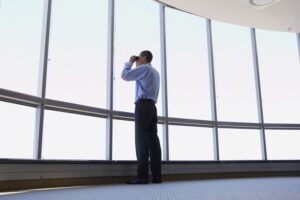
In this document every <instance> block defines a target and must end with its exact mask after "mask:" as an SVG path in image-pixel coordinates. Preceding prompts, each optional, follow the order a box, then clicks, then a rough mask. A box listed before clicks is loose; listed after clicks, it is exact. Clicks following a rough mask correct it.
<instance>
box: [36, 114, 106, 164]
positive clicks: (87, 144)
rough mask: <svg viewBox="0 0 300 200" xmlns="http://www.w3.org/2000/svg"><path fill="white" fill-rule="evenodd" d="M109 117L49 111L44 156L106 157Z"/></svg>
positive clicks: (53, 157) (46, 120)
mask: <svg viewBox="0 0 300 200" xmlns="http://www.w3.org/2000/svg"><path fill="white" fill-rule="evenodd" d="M105 127H106V120H105V119H103V118H98V117H90V116H84V115H77V114H69V113H63V112H56V111H50V110H47V111H46V112H45V121H44V134H43V152H42V158H43V159H72V160H104V159H105V149H106V146H105V143H106V131H105Z"/></svg>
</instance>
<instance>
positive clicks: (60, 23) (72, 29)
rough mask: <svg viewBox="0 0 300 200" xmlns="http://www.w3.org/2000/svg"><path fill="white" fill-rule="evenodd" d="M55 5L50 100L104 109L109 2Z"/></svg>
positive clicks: (67, 0)
mask: <svg viewBox="0 0 300 200" xmlns="http://www.w3.org/2000/svg"><path fill="white" fill-rule="evenodd" d="M52 4H53V5H52V15H51V32H50V42H49V43H50V44H49V60H48V78H47V89H46V92H47V93H46V94H47V98H50V99H57V100H62V101H68V102H72V103H78V104H85V105H90V106H95V107H102V108H105V107H106V85H107V84H106V81H107V15H108V14H107V10H108V6H107V1H106V0H101V1H98V0H89V1H87V2H85V1H82V0H64V1H61V0H53V1H52Z"/></svg>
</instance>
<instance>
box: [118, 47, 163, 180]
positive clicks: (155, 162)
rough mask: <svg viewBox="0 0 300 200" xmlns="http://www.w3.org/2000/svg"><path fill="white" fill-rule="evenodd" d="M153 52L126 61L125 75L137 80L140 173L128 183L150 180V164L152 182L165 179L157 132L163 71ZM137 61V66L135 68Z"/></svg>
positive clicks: (136, 136)
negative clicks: (162, 176)
mask: <svg viewBox="0 0 300 200" xmlns="http://www.w3.org/2000/svg"><path fill="white" fill-rule="evenodd" d="M152 58H153V56H152V53H151V52H150V51H147V50H145V51H142V52H141V53H140V55H139V56H138V57H137V56H131V57H130V60H129V62H126V63H125V67H124V69H123V71H122V75H121V77H122V79H123V80H125V81H136V95H135V148H136V156H137V161H138V168H137V177H136V178H135V179H133V180H131V181H128V182H127V184H147V183H148V175H149V174H148V171H149V152H150V168H151V172H152V177H153V179H152V183H161V148H160V143H159V139H158V136H157V110H156V106H155V104H156V102H157V97H158V93H159V82H160V79H159V73H158V72H157V70H156V69H154V68H153V67H152V65H151V61H152ZM134 62H136V68H134V69H131V68H132V65H133V64H134Z"/></svg>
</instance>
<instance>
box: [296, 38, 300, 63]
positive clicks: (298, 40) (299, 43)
mask: <svg viewBox="0 0 300 200" xmlns="http://www.w3.org/2000/svg"><path fill="white" fill-rule="evenodd" d="M296 37H297V43H298V53H299V62H300V33H296Z"/></svg>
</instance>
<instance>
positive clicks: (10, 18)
mask: <svg viewBox="0 0 300 200" xmlns="http://www.w3.org/2000/svg"><path fill="white" fill-rule="evenodd" d="M43 2H44V1H37V0H27V1H23V0H14V1H12V0H2V1H1V6H0V88H5V89H9V90H15V91H18V92H23V93H27V94H31V95H37V88H38V87H37V86H38V73H39V59H40V48H41V33H42V19H43Z"/></svg>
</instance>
